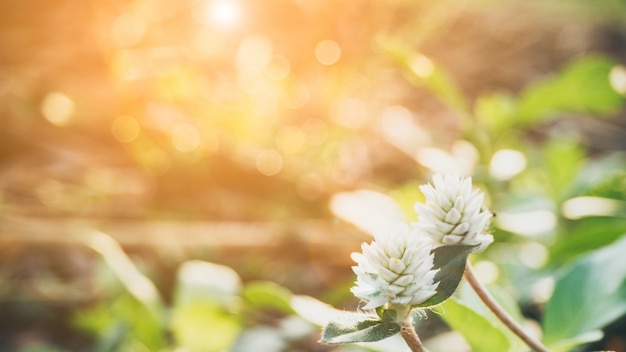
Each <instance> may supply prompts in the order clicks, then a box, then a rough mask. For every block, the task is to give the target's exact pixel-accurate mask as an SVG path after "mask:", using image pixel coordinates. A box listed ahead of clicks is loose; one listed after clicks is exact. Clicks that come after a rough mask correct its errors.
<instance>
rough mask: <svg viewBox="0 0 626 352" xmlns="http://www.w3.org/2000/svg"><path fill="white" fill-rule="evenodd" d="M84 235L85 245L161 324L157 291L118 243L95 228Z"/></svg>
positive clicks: (161, 309)
mask: <svg viewBox="0 0 626 352" xmlns="http://www.w3.org/2000/svg"><path fill="white" fill-rule="evenodd" d="M85 237H86V239H85V242H86V244H87V246H88V247H90V248H91V249H92V250H94V251H95V252H97V253H99V254H100V255H101V256H102V259H103V260H104V262H105V264H106V265H107V266H108V267H109V269H110V270H111V271H112V272H113V273H114V274H115V276H116V277H117V278H118V279H119V280H120V282H121V283H122V285H124V287H125V288H126V290H128V292H129V293H130V294H131V295H132V296H133V297H135V298H136V299H137V300H138V301H139V302H140V303H141V304H143V305H144V306H145V307H146V308H147V309H148V311H149V312H150V313H151V314H152V316H153V317H154V319H155V321H157V322H159V324H163V319H164V312H165V311H164V304H163V301H162V299H161V296H160V295H159V291H158V290H157V288H156V286H155V285H154V283H152V281H150V280H149V279H148V278H146V277H145V276H144V275H143V274H142V273H141V272H140V271H139V270H138V269H137V267H135V265H134V264H133V262H132V261H131V260H130V258H128V256H127V255H126V253H124V250H122V248H121V247H120V245H119V244H118V243H117V242H115V240H113V239H112V238H111V237H109V236H108V235H106V234H104V233H102V232H99V231H95V230H90V231H88V232H87V233H86V234H85Z"/></svg>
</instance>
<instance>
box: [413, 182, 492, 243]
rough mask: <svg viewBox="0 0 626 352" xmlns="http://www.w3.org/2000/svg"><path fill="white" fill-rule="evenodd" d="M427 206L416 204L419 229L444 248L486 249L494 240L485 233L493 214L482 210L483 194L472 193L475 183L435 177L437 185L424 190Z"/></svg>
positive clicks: (476, 191) (434, 184)
mask: <svg viewBox="0 0 626 352" xmlns="http://www.w3.org/2000/svg"><path fill="white" fill-rule="evenodd" d="M420 190H421V191H422V193H424V196H426V203H425V204H421V203H416V204H415V211H416V212H417V214H418V215H419V219H418V220H419V222H418V223H417V228H418V229H421V230H422V231H424V232H425V233H426V234H428V235H429V236H430V237H431V238H432V239H433V240H434V241H436V242H438V243H440V244H443V245H450V244H466V245H480V246H479V247H478V248H477V249H476V250H475V251H476V252H477V251H481V250H483V249H485V248H486V247H487V246H488V245H489V244H490V243H491V242H493V236H492V235H490V234H487V233H485V231H486V229H487V226H488V225H489V219H491V217H492V214H491V213H490V212H488V211H483V210H482V205H483V197H484V195H483V193H481V192H480V191H479V190H472V179H471V178H470V177H467V178H461V177H459V176H452V175H448V176H441V175H435V176H434V177H433V184H432V185H431V184H427V185H423V186H420Z"/></svg>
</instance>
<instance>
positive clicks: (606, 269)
mask: <svg viewBox="0 0 626 352" xmlns="http://www.w3.org/2000/svg"><path fill="white" fill-rule="evenodd" d="M624 253H626V236H625V237H623V238H622V239H621V240H619V241H617V242H615V243H614V244H612V245H610V246H608V247H605V248H603V249H601V250H598V251H596V252H594V253H592V254H590V255H587V256H585V257H583V258H581V259H580V260H578V261H576V262H575V263H574V264H573V265H571V266H569V267H568V268H567V269H565V271H564V272H563V273H562V274H561V275H559V277H558V278H557V280H556V285H555V288H554V293H553V294H552V297H551V298H550V300H549V301H548V303H547V305H546V310H545V315H544V320H543V327H544V340H545V342H546V343H547V344H548V345H550V346H551V347H552V348H553V349H554V350H555V351H566V350H569V348H570V347H572V343H573V342H572V341H574V342H576V343H578V341H580V340H581V338H583V337H586V336H592V337H594V338H599V337H601V335H599V334H595V335H593V334H592V335H588V334H590V333H594V332H595V331H598V330H599V329H601V328H603V327H604V326H606V325H607V324H609V323H611V322H613V321H614V320H615V319H617V318H619V317H620V316H622V315H623V314H625V313H626V256H624ZM582 340H585V341H584V342H589V341H592V340H590V339H589V338H584V339H582Z"/></svg>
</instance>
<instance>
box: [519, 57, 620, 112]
mask: <svg viewBox="0 0 626 352" xmlns="http://www.w3.org/2000/svg"><path fill="white" fill-rule="evenodd" d="M614 66H615V63H614V62H613V61H612V60H610V59H608V58H606V57H602V56H585V57H583V58H580V59H578V60H576V61H574V62H572V63H570V64H569V65H568V66H567V67H565V69H563V71H562V72H561V73H560V74H559V75H558V76H556V77H554V78H550V79H547V80H544V81H541V82H538V83H536V84H534V85H531V86H530V87H528V88H527V89H526V90H525V91H524V92H523V94H522V96H521V97H520V102H519V111H518V112H519V118H520V120H521V122H524V123H534V122H536V121H543V120H545V119H547V118H550V117H552V116H554V114H555V113H559V112H573V113H590V114H599V115H610V114H614V113H616V112H617V111H618V110H619V109H620V107H621V106H622V104H623V102H624V98H623V97H622V96H621V95H620V94H619V93H617V92H616V91H615V90H614V89H613V87H612V86H611V84H610V82H609V73H610V71H611V69H612V68H613V67H614Z"/></svg>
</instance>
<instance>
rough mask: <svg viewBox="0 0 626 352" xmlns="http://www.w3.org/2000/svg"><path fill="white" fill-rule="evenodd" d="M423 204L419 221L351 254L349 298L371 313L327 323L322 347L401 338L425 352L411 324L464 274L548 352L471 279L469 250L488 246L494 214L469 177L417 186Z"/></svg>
mask: <svg viewBox="0 0 626 352" xmlns="http://www.w3.org/2000/svg"><path fill="white" fill-rule="evenodd" d="M420 190H421V191H422V193H423V194H424V196H425V198H426V201H425V203H424V204H421V203H416V204H415V211H416V212H417V214H418V216H419V218H418V220H419V221H418V222H417V223H414V224H399V225H396V226H395V227H392V228H389V229H388V230H386V231H384V232H382V233H379V234H377V235H376V236H375V240H374V241H372V242H371V243H370V244H366V243H364V244H363V245H362V247H361V249H362V253H355V254H353V259H354V260H355V261H356V263H357V265H356V266H353V267H352V269H353V271H354V273H355V274H356V276H357V278H356V284H355V286H354V287H353V288H352V289H351V291H352V293H354V295H355V296H356V297H358V298H359V299H361V300H362V301H363V302H365V305H364V306H363V307H362V309H363V310H365V311H369V312H371V313H369V314H367V313H366V314H364V313H351V314H347V315H344V316H342V317H341V319H337V320H335V321H330V322H329V323H328V324H327V325H326V326H325V327H324V330H323V332H322V341H323V342H325V343H352V342H372V341H378V340H382V339H384V338H387V337H390V336H393V335H396V334H400V335H401V336H402V337H403V338H404V340H405V341H406V343H407V345H408V346H409V347H410V348H411V350H412V351H414V352H415V351H424V348H423V346H422V343H421V341H420V339H419V337H418V336H417V333H416V332H415V329H414V326H413V322H414V319H415V318H417V317H420V316H421V310H422V309H424V308H429V307H433V306H436V305H438V304H441V303H442V302H444V301H445V300H447V299H448V298H450V296H452V294H453V293H454V292H455V291H456V289H457V287H458V285H459V283H460V282H461V279H462V278H463V276H464V275H465V277H466V279H467V281H468V283H469V284H470V286H472V288H474V290H475V291H476V292H477V294H478V296H479V297H480V298H481V299H482V300H483V301H484V302H485V303H486V304H487V306H488V307H489V308H490V309H491V310H492V311H493V312H494V313H495V314H496V316H497V317H498V318H500V319H501V320H502V321H503V322H504V323H505V325H506V326H507V327H509V328H510V329H511V330H512V331H513V332H514V333H516V334H517V335H518V336H520V337H521V338H522V340H524V341H525V342H526V343H527V344H528V345H529V346H531V347H532V348H533V349H534V350H536V351H547V350H546V349H545V347H543V346H542V345H541V343H539V342H537V341H535V340H534V339H533V338H531V337H529V336H528V335H526V334H525V332H524V331H523V330H522V329H521V328H520V327H519V325H517V323H515V322H514V321H513V319H511V318H510V317H509V316H508V314H507V313H506V312H504V310H502V308H501V307H499V306H498V304H497V303H496V302H495V300H493V299H492V298H491V296H490V295H489V293H488V292H487V291H486V290H485V289H484V288H483V287H482V285H481V284H480V283H479V282H478V280H477V279H476V277H475V276H474V274H473V271H472V269H471V266H470V265H469V262H468V256H469V255H470V254H472V253H475V252H478V251H482V250H485V249H486V248H487V246H489V244H491V243H492V242H493V236H492V235H490V234H488V233H487V228H488V225H489V220H490V219H491V217H492V214H491V213H490V212H488V211H486V210H484V209H483V198H484V196H483V194H482V193H481V192H480V191H478V190H475V189H472V180H471V178H462V177H459V176H454V175H446V176H442V175H435V176H434V177H433V183H432V184H427V185H423V186H420Z"/></svg>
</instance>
